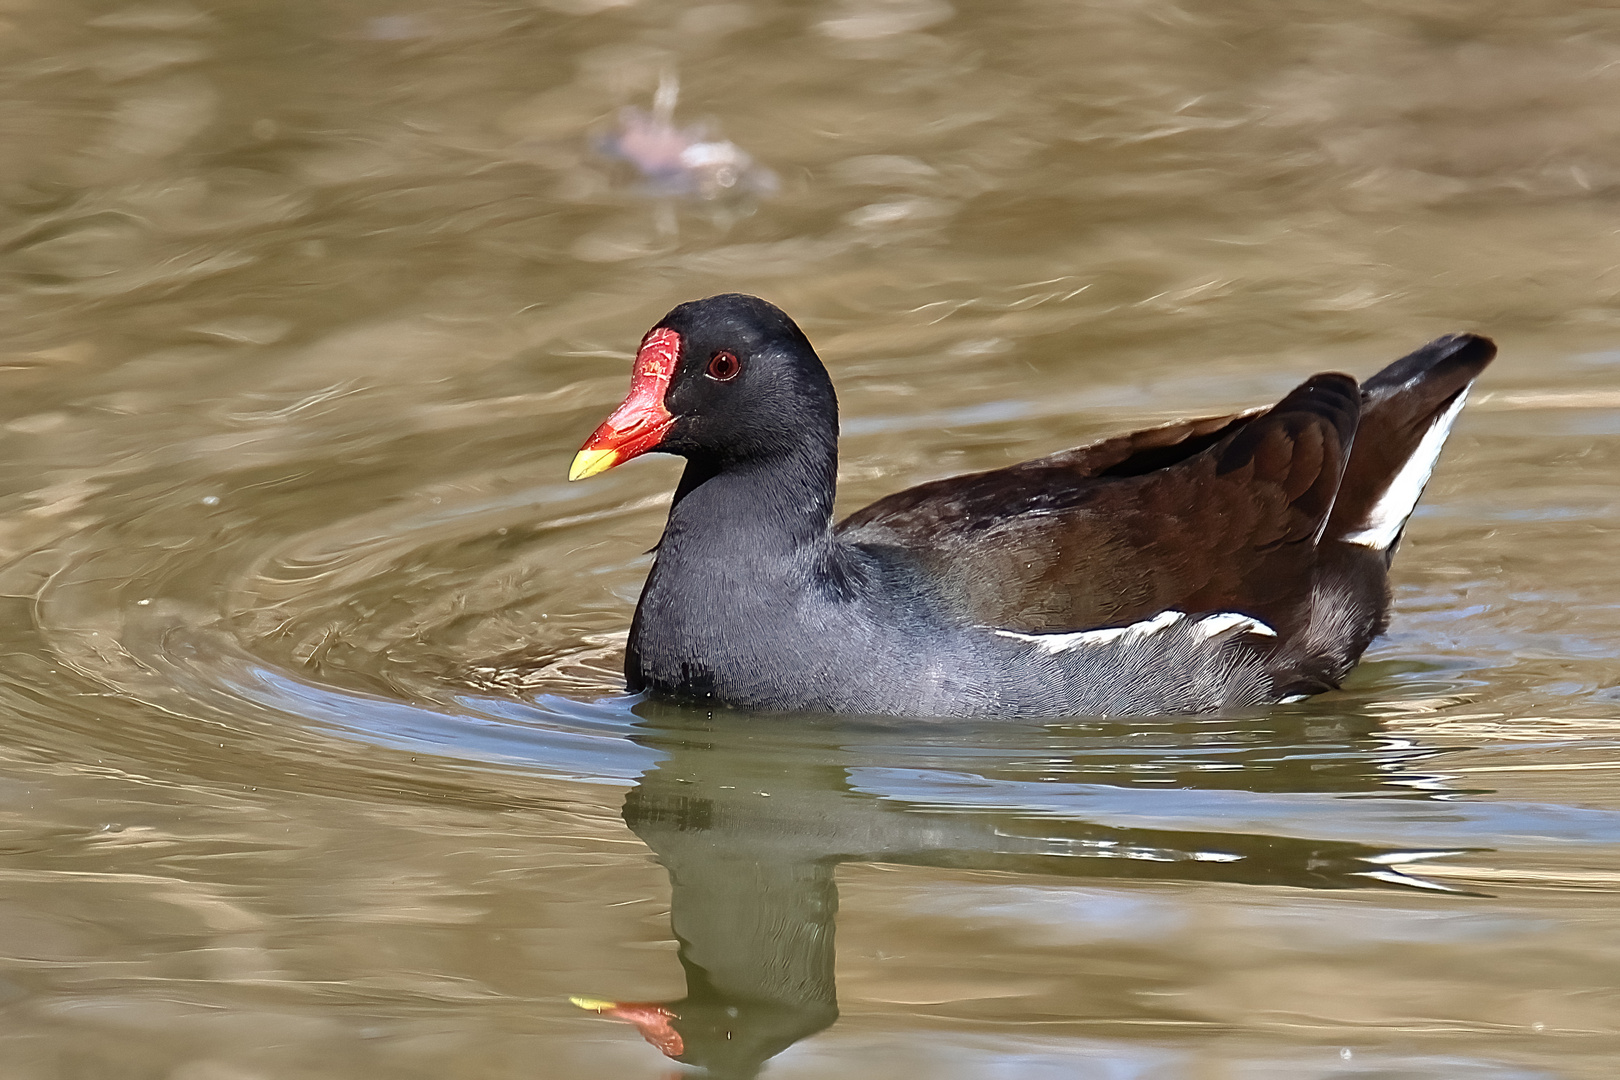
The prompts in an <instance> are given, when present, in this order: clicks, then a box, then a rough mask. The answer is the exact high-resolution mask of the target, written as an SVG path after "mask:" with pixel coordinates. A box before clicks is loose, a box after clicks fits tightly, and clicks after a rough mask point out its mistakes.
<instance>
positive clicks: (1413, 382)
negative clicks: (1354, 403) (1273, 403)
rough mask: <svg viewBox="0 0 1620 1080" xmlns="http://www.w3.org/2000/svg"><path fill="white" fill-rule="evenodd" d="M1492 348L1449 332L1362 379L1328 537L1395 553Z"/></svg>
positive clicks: (1488, 343) (1477, 338)
mask: <svg viewBox="0 0 1620 1080" xmlns="http://www.w3.org/2000/svg"><path fill="white" fill-rule="evenodd" d="M1495 355H1496V345H1495V344H1493V343H1492V342H1491V340H1490V339H1489V338H1483V337H1480V336H1479V335H1477V334H1452V335H1449V336H1447V337H1443V338H1438V339H1436V340H1434V341H1431V342H1429V344H1427V345H1425V346H1423V348H1421V349H1419V350H1417V351H1416V352H1414V353H1412V354H1410V355H1409V356H1405V357H1402V358H1401V359H1399V360H1397V361H1395V362H1394V363H1393V364H1391V365H1389V367H1387V368H1385V369H1384V370H1383V371H1380V372H1379V373H1378V374H1376V375H1374V376H1373V377H1372V378H1370V379H1368V380H1367V381H1366V382H1365V383H1363V384H1362V385H1361V422H1360V424H1359V426H1358V427H1357V430H1356V441H1355V446H1354V448H1353V450H1352V451H1351V454H1350V461H1349V463H1348V464H1347V465H1346V466H1345V470H1344V479H1343V481H1342V482H1341V483H1340V485H1339V494H1338V498H1337V500H1336V501H1335V502H1334V506H1333V515H1332V517H1331V518H1329V520H1328V524H1327V529H1326V530H1325V531H1324V534H1323V535H1324V538H1325V539H1329V540H1342V541H1345V542H1347V543H1352V544H1360V545H1363V546H1365V547H1369V548H1372V549H1373V550H1375V551H1380V552H1383V553H1384V554H1385V557H1386V559H1387V558H1389V557H1392V555H1393V553H1394V551H1395V545H1396V544H1397V543H1399V541H1400V537H1401V530H1402V529H1403V528H1405V526H1406V519H1407V518H1408V517H1410V516H1411V514H1412V510H1413V508H1414V507H1415V506H1417V501H1418V497H1419V496H1421V495H1422V494H1423V486H1424V485H1425V484H1426V483H1428V480H1429V474H1430V473H1432V472H1433V471H1434V463H1435V461H1436V460H1437V459H1438V458H1439V456H1440V448H1441V447H1442V446H1444V445H1445V441H1446V436H1447V435H1448V434H1450V432H1451V424H1452V421H1454V420H1455V419H1456V418H1457V413H1458V412H1460V411H1461V409H1462V403H1463V399H1464V398H1465V397H1466V396H1467V393H1468V388H1469V386H1471V385H1472V384H1473V381H1474V379H1475V378H1476V377H1477V376H1478V375H1479V373H1480V372H1481V371H1484V370H1485V365H1487V364H1489V363H1490V362H1491V358H1492V357H1494V356H1495Z"/></svg>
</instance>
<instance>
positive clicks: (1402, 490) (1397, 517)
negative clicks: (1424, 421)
mask: <svg viewBox="0 0 1620 1080" xmlns="http://www.w3.org/2000/svg"><path fill="white" fill-rule="evenodd" d="M1467 400H1468V387H1463V389H1462V390H1461V391H1460V392H1459V393H1458V394H1457V399H1456V400H1455V401H1453V402H1452V403H1451V404H1450V405H1448V406H1446V410H1445V412H1443V413H1441V414H1440V415H1439V416H1436V417H1435V418H1434V422H1433V423H1432V424H1430V425H1429V430H1428V431H1425V432H1424V433H1423V438H1422V439H1420V440H1419V441H1418V444H1417V449H1415V450H1413V451H1412V456H1411V457H1409V458H1407V459H1406V464H1404V465H1402V466H1401V468H1400V471H1399V472H1397V473H1396V474H1395V478H1394V479H1393V480H1391V481H1390V482H1389V488H1388V490H1386V491H1385V492H1384V494H1383V497H1382V498H1380V499H1379V500H1378V502H1377V503H1376V504H1375V505H1374V506H1373V508H1372V510H1371V511H1369V512H1368V514H1367V520H1366V521H1365V522H1363V523H1362V526H1361V528H1359V529H1357V530H1356V531H1355V532H1352V533H1347V534H1345V537H1344V540H1345V542H1346V543H1348V544H1360V545H1362V546H1363V547H1370V548H1372V549H1373V550H1374V551H1386V550H1388V549H1389V545H1391V544H1393V543H1394V542H1395V538H1396V537H1397V536H1399V535H1401V529H1402V528H1403V527H1404V526H1405V525H1406V519H1407V518H1409V517H1411V516H1412V510H1413V509H1414V508H1415V507H1416V506H1417V502H1418V499H1420V498H1421V497H1422V496H1423V488H1424V485H1426V484H1427V483H1428V482H1429V477H1430V475H1432V474H1433V472H1434V463H1435V462H1436V461H1438V460H1439V459H1440V450H1441V448H1442V447H1444V446H1445V445H1446V436H1448V435H1450V434H1451V425H1452V424H1453V423H1455V422H1456V420H1457V414H1458V413H1460V412H1462V407H1463V402H1465V401H1467Z"/></svg>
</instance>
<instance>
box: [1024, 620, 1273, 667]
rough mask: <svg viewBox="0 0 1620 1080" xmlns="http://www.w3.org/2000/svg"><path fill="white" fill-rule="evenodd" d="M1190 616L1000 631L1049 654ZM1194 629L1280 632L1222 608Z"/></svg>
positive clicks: (1206, 633)
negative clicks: (1061, 629)
mask: <svg viewBox="0 0 1620 1080" xmlns="http://www.w3.org/2000/svg"><path fill="white" fill-rule="evenodd" d="M1187 618H1188V615H1187V613H1186V612H1184V611H1174V610H1171V611H1161V612H1159V613H1158V614H1157V615H1155V616H1153V618H1151V619H1144V620H1142V621H1141V622H1135V623H1131V625H1129V626H1110V627H1105V628H1104V629H1102V630H1080V631H1077V632H1075V633H1070V634H1020V633H1018V632H1017V631H1016V630H997V631H996V633H997V634H998V635H1000V636H1001V637H1006V638H1016V639H1018V640H1020V641H1030V642H1033V643H1034V644H1035V647H1036V648H1037V649H1039V650H1040V651H1041V652H1043V653H1046V654H1047V655H1049V656H1055V655H1056V654H1058V653H1062V652H1068V651H1069V650H1070V649H1080V648H1084V647H1085V646H1087V645H1106V644H1109V643H1110V642H1114V641H1120V640H1121V639H1140V638H1145V637H1151V636H1152V635H1154V634H1157V633H1158V632H1159V631H1161V630H1168V629H1169V628H1170V627H1172V626H1179V625H1180V624H1181V623H1183V622H1185V621H1186V620H1187ZM1193 630H1194V631H1195V632H1196V633H1198V634H1199V635H1200V636H1202V637H1206V638H1212V637H1214V636H1215V635H1216V634H1223V633H1225V632H1227V631H1228V630H1242V631H1244V632H1245V633H1250V634H1259V635H1260V636H1262V637H1276V636H1277V631H1275V630H1273V629H1272V628H1271V627H1269V626H1267V625H1266V624H1265V623H1263V622H1261V621H1260V620H1259V619H1255V618H1251V617H1249V616H1248V615H1240V614H1238V613H1237V612H1235V611H1222V612H1217V613H1216V614H1214V615H1205V616H1203V617H1202V618H1199V619H1194V620H1193Z"/></svg>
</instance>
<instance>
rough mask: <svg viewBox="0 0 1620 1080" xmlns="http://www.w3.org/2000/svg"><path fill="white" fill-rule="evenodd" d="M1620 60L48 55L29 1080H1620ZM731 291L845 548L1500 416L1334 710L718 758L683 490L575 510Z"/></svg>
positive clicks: (1002, 19) (1053, 23) (473, 41)
mask: <svg viewBox="0 0 1620 1080" xmlns="http://www.w3.org/2000/svg"><path fill="white" fill-rule="evenodd" d="M1617 35H1620V22H1617V19H1616V16H1615V14H1614V12H1613V11H1611V10H1608V9H1602V8H1592V7H1589V6H1586V5H1579V4H1574V3H1568V4H1555V3H1544V2H1543V3H1537V2H1529V0H1527V2H1525V3H1517V4H1515V3H1500V4H1492V3H1453V2H1447V0H1440V2H1432V3H1424V4H1417V5H1413V4H1381V3H1374V4H1366V5H1360V6H1352V7H1342V6H1341V7H1331V6H1323V5H1319V4H1308V3H1293V4H1257V3H1237V4H1233V3H1220V4H1217V3H1193V4H1182V5H1177V4H1174V3H1170V2H1163V0H1141V2H1134V3H1110V4H1105V3H1082V2H1074V0H1061V2H1060V0H1027V2H1025V0H1013V2H1007V3H999V4H988V3H986V4H977V3H970V2H967V0H958V2H957V3H956V4H955V5H954V6H952V5H950V4H947V3H946V2H944V0H887V2H877V0H847V2H837V3H808V2H806V3H797V4H788V3H778V4H770V3H720V4H707V5H701V6H696V5H690V4H677V3H658V2H654V0H644V2H641V3H636V2H634V0H547V2H545V3H541V4H521V3H499V2H476V0H475V2H461V3H448V2H443V0H421V2H410V3H405V2H403V0H401V2H398V3H390V2H384V0H374V2H372V0H343V2H341V3H319V4H317V3H308V2H275V3H272V2H259V3H251V2H240V0H218V2H215V3H210V4H199V5H198V6H195V7H194V6H189V5H187V4H185V3H176V4H170V3H164V2H162V0H158V2H156V3H152V4H140V3H137V4H135V5H134V6H122V5H120V4H118V3H91V2H80V0H59V2H54V3H47V2H45V0H4V3H0V56H3V62H0V102H3V108H0V241H3V244H0V253H3V254H0V272H3V275H4V288H3V289H0V387H3V390H4V396H3V399H0V401H3V404H0V440H3V453H0V559H3V564H0V596H3V599H0V603H3V614H0V725H3V727H0V730H3V732H4V734H3V736H0V847H3V851H4V856H3V858H0V1013H3V1016H4V1020H5V1023H4V1024H3V1026H0V1071H3V1072H4V1073H5V1075H6V1076H7V1077H8V1078H13V1077H14V1078H22V1080H32V1078H97V1077H110V1078H111V1077H116V1078H128V1077H138V1078H145V1077H152V1078H164V1080H260V1078H265V1080H268V1078H271V1077H276V1078H281V1077H297V1078H306V1077H307V1078H317V1077H318V1078H328V1077H343V1078H359V1077H379V1078H380V1077H388V1078H397V1077H417V1076H421V1077H429V1076H431V1077H434V1078H435V1080H439V1078H445V1077H469V1078H470V1077H479V1078H487V1077H520V1076H521V1077H544V1078H547V1080H551V1078H557V1080H569V1078H584V1080H597V1078H600V1077H620V1076H622V1077H648V1078H657V1077H663V1076H666V1075H668V1074H669V1073H670V1071H671V1070H672V1069H676V1068H678V1067H677V1066H674V1065H672V1064H671V1063H670V1062H669V1061H668V1060H667V1059H666V1058H664V1057H663V1056H661V1055H660V1054H659V1052H658V1051H657V1050H656V1049H654V1048H653V1047H652V1046H649V1045H647V1044H646V1043H644V1042H643V1040H642V1039H641V1037H640V1036H639V1035H638V1033H637V1031H636V1029H635V1028H634V1027H633V1026H630V1025H628V1024H619V1023H613V1022H611V1021H609V1020H607V1019H604V1018H602V1017H600V1016H597V1015H595V1014H593V1013H590V1012H587V1011H583V1010H581V1009H579V1008H577V1007H575V1006H574V1005H571V1004H570V1003H569V1001H568V999H569V997H570V996H585V997H591V998H601V999H606V1000H612V1001H618V1002H637V1003H672V1004H669V1006H668V1007H669V1009H670V1010H671V1011H672V1012H674V1013H676V1014H678V1015H679V1016H680V1017H681V1019H680V1020H679V1021H678V1022H670V1023H672V1024H673V1026H674V1028H675V1029H676V1030H677V1032H678V1034H679V1035H680V1037H681V1040H682V1052H683V1054H684V1055H685V1056H686V1057H687V1058H688V1060H691V1061H694V1062H707V1063H710V1064H712V1065H714V1066H715V1067H716V1071H717V1073H718V1074H719V1075H723V1076H732V1077H742V1076H748V1075H751V1074H752V1071H753V1070H754V1069H755V1067H756V1066H758V1064H759V1063H760V1062H761V1061H764V1060H766V1059H767V1058H770V1063H769V1064H768V1065H765V1066H764V1070H765V1072H766V1073H767V1074H768V1075H769V1076H772V1077H779V1078H793V1077H838V1078H840V1080H858V1078H865V1077H873V1078H879V1077H884V1078H886V1077H899V1076H929V1077H936V1078H940V1080H946V1078H953V1080H954V1078H969V1077H972V1078H980V1077H984V1078H990V1077H996V1078H1000V1077H1018V1078H1020V1080H1024V1078H1037V1080H1038V1078H1044V1077H1054V1078H1055V1077H1065V1078H1067V1077H1082V1078H1086V1080H1229V1078H1230V1080H1236V1078H1240V1077H1241V1078H1245V1080H1247V1078H1251V1077H1252V1078H1277V1080H1282V1078H1289V1080H1294V1078H1319V1077H1320V1078H1327V1077H1341V1078H1349V1077H1363V1078H1369V1080H1370V1078H1373V1077H1377V1078H1379V1080H1393V1078H1402V1080H1406V1078H1412V1080H1418V1078H1421V1080H1459V1078H1461V1080H1509V1078H1512V1080H1531V1078H1535V1080H1542V1078H1560V1080H1562V1078H1577V1077H1579V1078H1586V1077H1591V1078H1603V1080H1607V1078H1609V1077H1612V1076H1613V1075H1614V1071H1615V1064H1614V1063H1615V1061H1616V1060H1617V1059H1620V914H1617V910H1620V908H1617V903H1616V901H1617V898H1620V897H1617V894H1620V659H1617V657H1616V653H1617V646H1616V641H1617V639H1620V609H1617V606H1616V604H1617V601H1620V589H1617V586H1616V575H1615V571H1614V566H1615V565H1616V563H1617V560H1620V533H1617V529H1620V500H1617V496H1616V490H1617V489H1616V482H1615V478H1616V476H1617V467H1620V296H1617V294H1620V271H1617V269H1616V268H1617V267H1620V225H1617V221H1620V219H1617V217H1616V213H1615V209H1616V197H1617V193H1620V43H1617V42H1620V36H1617ZM670 77H678V79H679V85H680V98H679V102H678V104H677V105H676V106H675V109H674V122H675V123H676V124H677V125H678V126H680V127H685V126H686V125H693V124H697V123H699V122H701V121H704V120H705V118H707V121H708V122H709V124H710V125H711V126H710V129H709V134H708V135H707V136H705V137H706V138H708V139H709V140H710V141H711V142H719V141H722V140H729V141H730V142H731V143H732V144H733V145H734V148H741V149H742V150H743V151H746V153H747V154H748V155H751V157H752V159H753V162H754V164H753V166H752V167H751V170H752V171H749V170H748V169H745V170H744V171H743V172H742V173H741V177H742V179H741V181H740V182H738V183H736V184H733V185H732V186H731V187H730V188H725V187H724V185H721V187H720V189H719V190H720V191H721V194H720V195H719V197H716V198H712V199H709V198H704V197H703V194H702V193H701V192H699V193H697V194H680V193H679V192H677V191H676V190H675V186H676V185H672V183H671V182H670V181H669V179H668V178H666V179H665V180H664V181H661V182H654V181H649V180H647V179H645V178H640V177H638V175H637V173H636V170H635V169H634V168H632V167H631V166H630V165H629V164H627V163H625V162H623V161H614V160H609V158H608V157H606V156H604V154H603V153H602V149H603V148H604V147H606V146H608V145H609V144H610V143H611V142H612V140H613V138H614V132H615V130H616V129H617V128H618V126H619V125H620V124H621V123H622V121H621V120H620V119H619V114H618V110H619V109H620V108H621V107H623V106H628V105H634V106H637V107H640V108H642V109H647V108H650V107H651V106H652V102H653V98H654V94H655V92H656V88H657V86H658V84H659V81H660V78H664V79H666V85H667V80H668V79H669V78H670ZM667 93H668V90H667V89H666V99H665V102H664V106H665V108H666V109H667V107H668V101H667ZM765 170H768V171H769V175H767V174H766V172H765ZM772 179H774V184H773V183H772V182H771V181H772ZM744 188H748V189H750V190H748V191H743V190H742V189H744ZM726 290H744V291H749V292H755V293H759V294H761V295H764V296H765V297H767V298H768V299H771V300H773V301H775V302H776V303H778V304H780V305H781V306H783V307H784V308H786V309H787V310H789V311H790V312H791V313H793V314H794V315H795V316H796V317H798V318H799V320H800V321H801V322H802V324H803V325H804V326H805V328H806V330H807V331H808V332H809V333H810V335H811V337H812V338H813V339H814V340H815V341H816V343H817V345H818V347H819V348H820V350H821V352H822V355H823V357H824V358H825V359H826V360H827V362H828V365H829V367H830V368H831V370H832V372H833V374H834V377H835V379H836V380H837V383H838V387H839V393H840V398H841V402H842V407H843V412H844V417H845V431H846V437H845V443H844V459H843V474H844V475H843V488H842V495H841V503H842V505H844V506H846V507H851V508H852V507H855V506H858V505H861V504H862V503H864V502H865V501H868V500H870V499H872V498H875V497H876V496H878V495H880V494H883V493H886V492H888V491H891V490H894V489H895V488H897V487H901V486H905V485H907V484H910V483H914V482H917V481H920V480H924V479H929V478H933V477H936V476H941V475H946V474H949V473H952V472H957V471H962V470H966V469H972V468H982V467H989V466H993V465H997V464H1000V463H1005V462H1009V461H1013V460H1017V459H1019V458H1022V457H1027V456H1032V455H1035V454H1039V453H1044V452H1048V451H1051V450H1055V449H1059V448H1062V447H1065V446H1069V445H1073V444H1076V443H1078V442H1081V441H1084V440H1086V439H1088V438H1091V437H1094V436H1098V435H1101V434H1104V433H1108V432H1112V431H1119V430H1123V429H1128V428H1129V427H1131V426H1133V425H1141V424H1144V423H1148V422H1152V421H1155V420H1159V419H1164V418H1167V417H1171V416H1177V415H1187V414H1196V413H1202V412H1215V411H1220V410H1226V409H1231V408H1236V407H1243V406H1247V405H1250V404H1255V403H1260V402H1264V401H1266V400H1268V399H1270V398H1274V397H1275V396H1276V395H1278V394H1280V393H1281V392H1283V391H1284V390H1285V389H1286V388H1288V387H1289V386H1291V385H1292V384H1293V383H1294V382H1295V381H1297V380H1298V379H1299V378H1301V377H1302V376H1303V375H1305V374H1308V373H1309V372H1311V371H1315V370H1321V369H1328V368H1338V369H1344V370H1348V371H1351V372H1355V373H1358V374H1367V373H1370V372H1371V371H1373V370H1375V369H1376V368H1378V367H1379V366H1381V365H1382V364H1383V363H1384V362H1386V361H1387V360H1389V359H1392V358H1393V357H1395V356H1398V355H1400V354H1401V353H1403V352H1405V351H1406V350H1407V349H1409V348H1410V347H1412V346H1414V345H1416V344H1418V343H1421V342H1422V341H1424V340H1427V339H1428V338H1430V337H1432V336H1434V335H1436V334H1439V333H1442V332H1445V331H1449V330H1457V329H1474V330H1479V331H1482V332H1485V333H1488V334H1491V335H1492V336H1494V337H1495V338H1497V340H1498V341H1499V343H1500V345H1501V347H1502V356H1501V359H1500V360H1499V361H1498V362H1497V364H1496V365H1495V366H1493V367H1492V369H1491V370H1490V371H1489V372H1488V374H1487V377H1486V379H1485V381H1484V382H1483V383H1482V385H1481V387H1480V389H1479V391H1478V392H1477V393H1476V397H1475V399H1474V402H1473V403H1472V404H1470V406H1469V408H1468V411H1467V412H1466V413H1465V414H1464V416H1463V418H1462V420H1461V422H1460V423H1459V426H1458V429H1457V432H1456V434H1455V435H1454V437H1453V439H1452V443H1451V446H1450V448H1449V449H1448V451H1447V453H1446V456H1445V458H1444V459H1443V461H1442V463H1441V467H1440V471H1439V473H1438V475H1437V476H1436V478H1435V481H1434V483H1433V484H1431V485H1430V489H1429V493H1428V495H1427V497H1426V499H1425V501H1424V503H1423V505H1422V506H1421V508H1420V509H1419V512H1418V516H1417V518H1416V519H1415V520H1414V522H1413V524H1412V526H1411V528H1410V529H1409V530H1408V532H1407V539H1406V541H1405V544H1404V547H1403V549H1402V551H1401V556H1400V559H1399V560H1398V562H1397V564H1396V581H1397V585H1396V590H1397V592H1396V608H1395V617H1394V623H1393V627H1392V631H1391V633H1390V634H1389V636H1388V637H1387V638H1385V639H1383V640H1382V641H1381V642H1380V643H1378V644H1377V645H1376V646H1375V647H1374V649H1373V651H1372V652H1371V653H1370V654H1369V657H1368V662H1367V663H1366V664H1364V665H1363V666H1362V668H1361V669H1360V670H1359V671H1358V673H1357V674H1356V676H1355V677H1354V678H1353V680H1352V683H1351V685H1350V686H1349V687H1348V688H1347V689H1346V690H1345V691H1344V692H1342V693H1339V694H1334V695H1328V696H1325V697H1322V698H1318V699H1315V700H1312V701H1309V702H1305V703H1301V704H1299V705H1294V706H1287V707H1279V708H1277V709H1274V710H1271V711H1269V712H1265V713H1262V714H1257V715H1255V716H1251V717H1245V718H1235V719H1234V718H1229V719H1220V720H1216V719H1195V720H1180V719H1178V720H1166V721H1157V722H1144V723H1138V724H1131V725H1122V724H1117V723H1103V722H1088V721H1083V720H1081V721H1075V722H1073V723H1070V724H1058V725H1052V726H1048V727H1027V726H1016V725H1007V726H958V725H908V724H900V723H896V724H891V725H882V726H871V725H858V724H853V723H847V722H846V723H840V722H837V721H827V720H820V721H810V720H805V721H793V722H787V721H783V720H781V719H759V718H748V717H737V716H717V717H712V718H711V717H709V716H707V715H706V714H701V713H697V714H694V713H686V712H680V711H676V710H670V709H668V708H660V707H653V706H649V705H647V704H644V703H643V704H636V703H634V702H633V701H632V700H631V699H627V698H625V697H624V696H623V695H622V682H621V681H620V679H619V676H618V674H617V665H618V660H619V650H620V648H621V644H622V641H623V634H624V631H625V628H626V627H627V626H628V623H629V618H630V613H631V611H632V610H633V606H634V603H635V598H636V594H637V591H638V589H639V587H640V583H641V578H642V575H643V574H644V572H645V569H646V566H647V560H646V556H645V555H644V554H643V552H645V551H646V550H647V548H648V547H650V546H651V544H652V543H653V542H654V541H655V540H656V538H657V535H658V530H659V527H660V524H661V522H662V516H663V513H664V505H665V501H666V499H667V495H668V492H669V490H670V488H671V487H672V485H673V482H674V478H675V476H676V475H677V471H678V466H677V465H676V463H675V462H674V461H672V460H667V459H652V460H648V461H645V462H638V463H636V464H634V465H631V466H627V467H625V468H622V469H618V470H615V471H614V472H612V473H610V474H607V475H606V476H604V477H601V478H599V479H598V480H595V481H592V482H590V483H587V484H577V485H567V484H565V483H564V482H563V476H564V474H565V472H566V469H567V464H568V459H569V457H570V456H571V455H572V453H573V451H574V450H575V449H576V448H577V446H578V444H579V443H580V441H581V440H582V439H583V438H584V436H585V435H586V434H587V433H588V432H589V431H590V430H591V428H592V427H593V426H594V425H595V424H596V423H597V422H598V421H599V420H600V419H601V418H602V416H604V415H605V414H606V412H607V411H608V410H609V409H610V408H611V407H612V406H613V405H614V404H615V403H616V402H617V401H618V400H619V398H620V397H621V396H622V393H623V390H624V386H625V379H626V375H627V371H628V360H629V357H630V355H631V352H632V350H633V348H634V346H635V343H636V342H637V340H638V339H639V338H640V335H641V334H642V332H643V331H644V330H645V329H646V328H647V327H648V326H649V325H651V324H652V322H653V321H655V320H656V319H657V318H658V317H659V316H660V315H662V314H663V312H664V311H665V310H667V309H668V308H669V307H670V306H672V305H673V304H675V303H677V302H679V301H681V300H685V299H690V298H693V297H697V296H702V295H707V294H710V293H714V292H719V291H726ZM1437 853H1450V854H1437ZM835 929H836V948H835V941H834V931H835ZM647 1015H651V1014H650V1012H649V1013H647ZM654 1034H655V1035H656V1034H657V1032H656V1031H655V1032H654ZM773 1055H774V1056H773Z"/></svg>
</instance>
